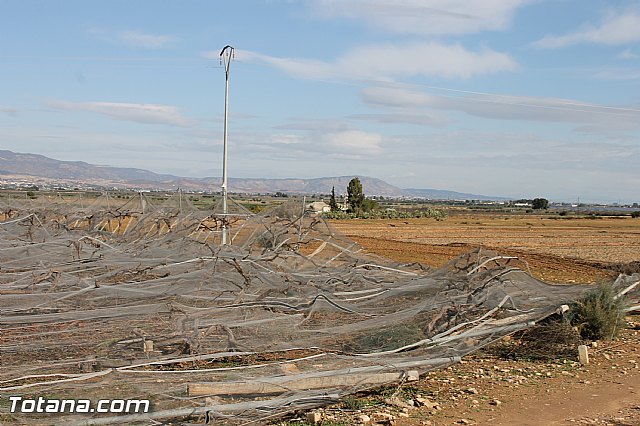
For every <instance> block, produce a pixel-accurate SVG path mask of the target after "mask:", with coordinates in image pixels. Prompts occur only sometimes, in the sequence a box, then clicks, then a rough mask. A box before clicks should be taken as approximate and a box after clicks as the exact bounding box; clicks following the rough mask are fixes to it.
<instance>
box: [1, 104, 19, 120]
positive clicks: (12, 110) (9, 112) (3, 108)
mask: <svg viewBox="0 0 640 426" xmlns="http://www.w3.org/2000/svg"><path fill="white" fill-rule="evenodd" d="M0 112H2V113H4V114H7V115H9V116H11V117H16V116H17V115H18V110H17V109H16V108H12V107H8V106H3V105H0Z"/></svg>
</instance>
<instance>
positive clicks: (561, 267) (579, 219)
mask: <svg viewBox="0 0 640 426" xmlns="http://www.w3.org/2000/svg"><path fill="white" fill-rule="evenodd" d="M331 224H332V226H333V227H334V228H335V229H337V230H339V231H341V232H342V233H344V234H345V235H346V236H348V237H349V238H352V239H353V240H355V241H356V242H358V243H360V244H361V245H362V246H363V247H364V248H365V249H366V250H368V251H370V252H372V253H375V254H378V255H381V256H385V257H389V258H391V259H394V260H397V261H401V262H420V263H424V264H426V265H429V266H431V267H436V268H437V267H439V266H441V265H442V264H444V263H445V262H447V261H448V260H450V259H453V258H454V257H456V256H459V255H460V254H462V253H466V252H468V251H470V250H472V249H475V248H478V247H482V248H487V249H491V250H495V251H498V252H500V253H502V254H504V255H509V256H517V257H518V258H520V259H522V260H524V261H526V262H527V264H528V265H529V268H530V270H531V273H532V275H533V276H535V277H537V278H539V279H541V280H543V281H546V282H551V283H594V282H596V281H597V280H598V279H606V278H609V277H611V276H616V275H617V273H618V271H619V270H620V266H621V264H628V263H631V262H638V261H640V254H639V253H640V219H633V218H631V217H628V216H627V217H624V216H611V217H607V216H604V217H603V216H596V217H595V218H590V217H585V216H564V217H563V216H559V215H557V214H555V215H553V214H526V213H524V212H523V213H515V214H514V213H496V212H473V211H470V210H453V211H448V216H447V218H446V219H444V220H440V221H438V220H435V219H429V218H420V219H401V220H388V219H387V220H385V219H375V220H340V221H337V220H336V221H331ZM636 268H637V266H636Z"/></svg>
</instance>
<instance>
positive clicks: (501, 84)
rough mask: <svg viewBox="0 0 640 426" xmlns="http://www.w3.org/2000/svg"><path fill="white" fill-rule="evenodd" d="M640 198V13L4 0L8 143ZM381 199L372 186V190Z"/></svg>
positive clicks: (532, 5) (298, 173)
mask: <svg viewBox="0 0 640 426" xmlns="http://www.w3.org/2000/svg"><path fill="white" fill-rule="evenodd" d="M227 44H230V45H232V46H234V47H235V49H236V60H235V61H234V62H232V64H231V74H230V116H231V119H230V124H229V144H230V145H229V154H230V159H229V173H230V176H234V177H268V178H285V177H300V178H311V177H321V176H335V175H351V174H359V175H367V176H372V177H378V178H381V179H384V180H386V181H388V182H390V183H392V184H395V185H398V186H400V187H404V188H408V187H414V188H439V189H451V190H457V191H463V192H473V193H482V194H491V195H504V196H511V197H537V196H544V197H547V198H549V199H552V200H568V201H572V200H576V199H577V198H578V197H580V200H587V201H605V202H619V201H621V202H640V191H639V190H638V188H640V171H639V170H638V165H639V164H640V1H625V0H619V1H615V2H611V1H604V0H477V1H476V0H305V1H303V0H300V1H296V0H289V1H285V0H254V1H235V2H214V1H204V0H203V1H195V0H184V1H145V0H137V1H116V0H114V1H100V2H99V1H89V0H82V1H70V0H68V1H64V0H61V1H56V2H51V1H44V0H41V1H32V0H19V1H18V0H14V1H12V0H3V1H2V2H0V148H2V149H9V150H13V151H17V152H31V153H37V154H43V155H47V156H50V157H53V158H56V159H60V160H82V161H87V162H91V163H97V164H105V165H112V166H123V167H139V168H145V169H149V170H152V171H155V172H159V173H171V174H176V175H181V176H197V177H203V176H220V174H221V163H222V159H221V156H222V130H223V123H222V117H223V112H224V71H223V69H222V67H221V66H220V63H219V53H220V50H221V48H222V47H224V46H225V45H227ZM365 192H366V188H365Z"/></svg>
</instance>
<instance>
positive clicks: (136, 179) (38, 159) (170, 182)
mask: <svg viewBox="0 0 640 426" xmlns="http://www.w3.org/2000/svg"><path fill="white" fill-rule="evenodd" d="M353 177H354V176H338V177H321V178H314V179H295V178H290V179H263V178H231V179H229V191H230V192H237V193H275V192H284V193H291V194H327V193H330V192H331V188H333V187H335V188H336V193H341V192H342V191H343V188H346V187H347V184H348V183H349V181H350V180H351V179H352V178H353ZM0 178H1V179H2V180H4V181H12V180H21V181H33V182H49V183H52V184H54V183H58V184H61V185H62V184H65V185H78V184H84V185H92V186H100V187H106V188H114V187H115V188H144V189H164V190H170V189H177V188H182V189H184V190H189V191H214V192H215V191H217V190H218V188H219V186H220V181H221V179H220V178H217V177H206V178H189V177H180V176H174V175H168V174H158V173H154V172H151V171H149V170H143V169H135V168H122V167H111V166H99V165H94V164H89V163H85V162H83V161H60V160H54V159H52V158H49V157H45V156H43V155H38V154H26V153H16V152H12V151H7V150H0ZM359 178H360V181H361V182H362V186H363V188H364V190H365V193H366V194H367V195H378V196H385V197H414V198H425V199H435V200H504V199H505V198H503V197H495V196H486V195H477V194H467V193H461V192H455V191H447V190H441V189H416V188H410V189H402V188H399V187H397V186H393V185H391V184H389V183H387V182H385V181H383V180H380V179H376V178H372V177H367V176H359Z"/></svg>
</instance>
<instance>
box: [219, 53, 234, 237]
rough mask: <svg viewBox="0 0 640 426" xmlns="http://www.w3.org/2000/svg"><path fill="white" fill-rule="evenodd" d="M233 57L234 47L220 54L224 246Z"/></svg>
mask: <svg viewBox="0 0 640 426" xmlns="http://www.w3.org/2000/svg"><path fill="white" fill-rule="evenodd" d="M232 56H233V47H231V46H229V45H227V46H225V47H224V48H223V49H222V51H221V52H220V58H221V59H222V61H223V62H224V74H225V83H224V142H223V146H224V148H223V154H222V185H221V188H222V215H223V218H222V245H226V244H227V232H228V231H227V213H228V207H227V127H228V124H229V66H230V65H231V58H232Z"/></svg>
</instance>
